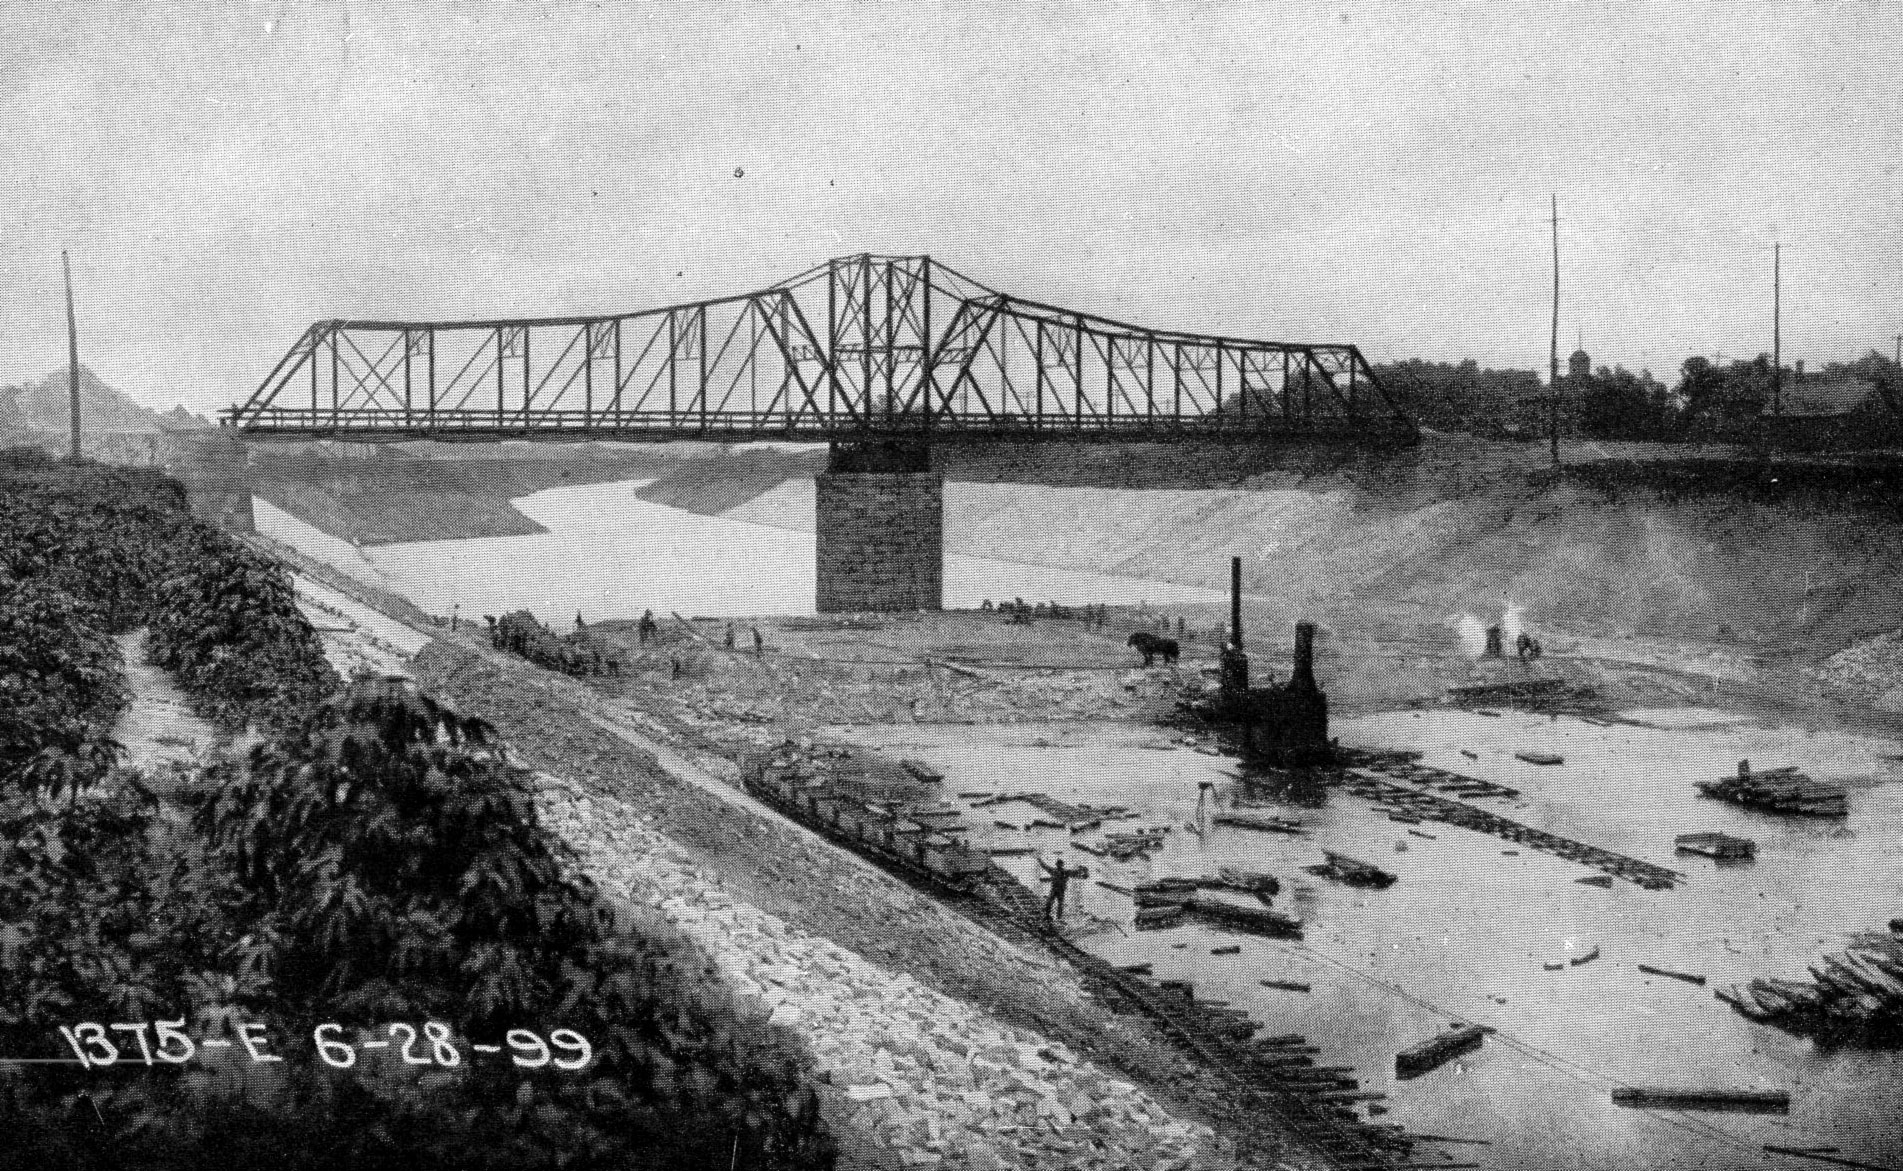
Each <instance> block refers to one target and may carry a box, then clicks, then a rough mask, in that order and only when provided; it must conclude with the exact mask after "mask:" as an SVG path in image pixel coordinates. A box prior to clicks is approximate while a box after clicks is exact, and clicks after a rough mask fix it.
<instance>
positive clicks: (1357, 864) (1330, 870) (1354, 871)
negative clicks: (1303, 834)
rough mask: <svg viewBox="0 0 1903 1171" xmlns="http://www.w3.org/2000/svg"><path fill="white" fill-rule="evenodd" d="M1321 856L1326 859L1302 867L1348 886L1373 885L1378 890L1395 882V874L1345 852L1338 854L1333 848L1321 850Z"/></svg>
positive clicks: (1318, 875) (1321, 876) (1311, 872)
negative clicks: (1351, 856)
mask: <svg viewBox="0 0 1903 1171" xmlns="http://www.w3.org/2000/svg"><path fill="white" fill-rule="evenodd" d="M1322 857H1323V858H1324V859H1326V860H1325V861H1323V862H1321V863H1319V864H1317V865H1314V866H1308V867H1304V869H1306V870H1307V871H1308V872H1309V873H1310V874H1313V875H1316V876H1317V877H1320V878H1332V879H1334V880H1335V881H1336V882H1345V883H1347V884H1348V885H1349V886H1367V887H1374V888H1375V889H1377V890H1378V889H1383V888H1386V887H1390V886H1393V885H1394V883H1395V880H1396V876H1395V875H1393V874H1390V873H1388V872H1387V871H1385V870H1383V869H1381V868H1380V867H1379V866H1372V865H1370V864H1368V863H1366V862H1362V861H1359V860H1357V859H1354V858H1350V857H1348V855H1346V854H1338V853H1336V852H1335V851H1333V850H1323V851H1322Z"/></svg>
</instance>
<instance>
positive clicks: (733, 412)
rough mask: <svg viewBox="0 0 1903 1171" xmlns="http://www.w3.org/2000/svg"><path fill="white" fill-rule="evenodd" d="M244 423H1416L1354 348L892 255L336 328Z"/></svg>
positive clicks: (1111, 433)
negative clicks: (622, 300)
mask: <svg viewBox="0 0 1903 1171" xmlns="http://www.w3.org/2000/svg"><path fill="white" fill-rule="evenodd" d="M226 416H227V417H226V420H225V421H226V423H227V425H230V426H235V427H237V428H239V429H241V430H243V431H245V432H247V433H251V434H257V435H261V436H263V435H281V436H303V437H309V436H332V437H338V438H351V439H362V440H378V439H411V438H423V437H430V438H439V439H457V438H464V439H471V440H483V439H497V438H547V439H574V438H611V439H637V440H639V439H652V440H661V439H688V438H708V439H727V440H744V439H805V440H815V441H818V440H832V441H847V442H850V441H854V440H871V439H934V440H951V441H961V440H962V441H982V440H986V439H1078V438H1093V439H1133V440H1167V439H1170V438H1174V437H1198V438H1211V439H1233V440H1238V441H1275V440H1294V441H1300V440H1307V439H1337V440H1348V441H1366V442H1379V443H1391V442H1407V441H1410V440H1411V439H1413V438H1414V436H1415V429H1414V424H1413V422H1412V420H1411V419H1409V418H1408V416H1407V414H1406V413H1405V412H1404V411H1403V410H1402V409H1401V408H1400V406H1399V405H1398V404H1397V403H1396V402H1395V401H1394V400H1393V399H1392V398H1390V397H1389V395H1388V392H1387V391H1386V389H1385V388H1384V387H1382V385H1381V384H1380V382H1379V380H1377V379H1376V378H1375V376H1374V374H1373V372H1372V371H1371V370H1370V369H1369V367H1368V363H1367V362H1366V360H1365V359H1363V357H1362V356H1361V352H1360V351H1359V350H1357V349H1356V348H1355V347H1354V346H1352V345H1347V344H1306V343H1291V342H1267V341H1252V340H1247V339H1242V338H1231V337H1217V336H1213V335H1205V334H1192V333H1185V332H1181V331H1174V330H1160V329H1148V328H1144V327H1141V326H1133V325H1129V324H1126V323H1123V322H1119V321H1113V320H1111V319H1109V318H1106V317H1101V316H1097V315H1094V314H1090V313H1081V312H1078V311H1075V310H1070V309H1063V308H1059V307H1057V306H1055V305H1048V304H1044V303H1042V302H1038V301H1031V300H1027V299H1024V298H1020V297H1014V296H1010V295H1007V294H1004V293H999V292H995V291H993V290H991V289H988V288H986V287H984V286H983V285H980V284H978V283H976V282H975V281H972V280H970V279H968V278H966V277H963V276H960V275H959V274H958V273H956V272H954V271H953V270H951V269H949V268H946V267H945V266H944V265H942V264H939V263H938V262H936V261H934V260H933V259H932V258H931V257H929V256H873V255H859V256H850V257H843V258H840V259H835V260H830V261H828V262H826V263H825V264H823V265H820V266H818V267H816V268H814V269H811V270H809V271H807V272H805V273H802V274H800V275H799V276H797V277H794V278H792V279H791V280H788V281H783V282H781V283H780V284H777V285H773V286H771V287H769V288H766V289H762V290H760V291H759V292H755V293H746V294H742V295H740V296H734V297H725V298H719V299H716V300H711V301H699V302H694V303H692V304H686V305H675V306H669V307H666V308H662V309H651V310H646V311H643V312H638V313H628V314H620V315H615V316H604V317H563V318H538V319H516V320H495V321H460V322H405V321H341V320H340V321H320V322H318V323H316V324H315V325H312V326H311V327H310V328H309V329H307V330H305V332H304V334H303V336H302V337H300V338H299V339H298V341H297V343H296V344H295V345H293V346H292V347H291V349H290V350H289V352H287V353H286V354H285V355H284V357H283V358H282V359H280V360H279V362H278V363H277V365H276V366H275V367H273V368H272V370H271V373H270V374H269V375H268V376H267V377H266V378H265V380H264V381H263V383H261V384H260V385H259V387H258V389H257V391H256V392H255V393H253V394H252V396H251V397H250V399H249V400H248V401H246V402H245V403H244V404H243V405H242V406H238V407H234V408H232V409H231V410H230V411H228V412H227V413H226Z"/></svg>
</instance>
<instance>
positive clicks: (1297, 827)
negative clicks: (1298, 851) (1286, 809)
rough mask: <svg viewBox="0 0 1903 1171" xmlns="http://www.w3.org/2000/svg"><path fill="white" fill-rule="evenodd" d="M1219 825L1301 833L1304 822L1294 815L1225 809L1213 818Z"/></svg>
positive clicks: (1282, 832)
mask: <svg viewBox="0 0 1903 1171" xmlns="http://www.w3.org/2000/svg"><path fill="white" fill-rule="evenodd" d="M1212 820H1213V821H1214V822H1215V823H1216V824H1217V825H1230V826H1235V827H1237V828H1239V829H1256V830H1262V831H1264V832H1266V833H1277V834H1299V833H1302V832H1303V830H1302V823H1301V821H1300V820H1298V819H1296V818H1292V817H1271V816H1269V815H1268V814H1266V813H1245V812H1242V811H1239V810H1225V811H1224V812H1221V813H1218V814H1216V816H1215V817H1214V818H1213V819H1212Z"/></svg>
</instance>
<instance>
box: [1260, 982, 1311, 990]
mask: <svg viewBox="0 0 1903 1171" xmlns="http://www.w3.org/2000/svg"><path fill="white" fill-rule="evenodd" d="M1258 982H1259V983H1260V984H1261V985H1262V986H1263V987H1264V988H1279V989H1281V990H1282V991H1284V992H1307V991H1309V986H1308V985H1307V984H1304V983H1302V982H1300V981H1298V980H1262V981H1258Z"/></svg>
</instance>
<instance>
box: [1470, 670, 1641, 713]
mask: <svg viewBox="0 0 1903 1171" xmlns="http://www.w3.org/2000/svg"><path fill="white" fill-rule="evenodd" d="M1447 693H1448V695H1449V696H1450V697H1452V699H1453V701H1454V704H1455V705H1456V706H1458V707H1467V708H1471V707H1473V706H1474V705H1475V704H1492V703H1499V704H1505V705H1506V706H1508V707H1514V708H1520V709H1522V710H1524V711H1535V712H1540V713H1543V714H1559V713H1569V714H1573V715H1597V714H1599V713H1601V712H1603V711H1604V710H1605V705H1604V704H1603V703H1601V702H1600V699H1599V693H1598V692H1597V691H1595V690H1593V689H1592V688H1591V687H1588V686H1586V685H1585V684H1583V683H1568V682H1567V681H1566V680H1564V679H1552V678H1546V679H1517V680H1513V681H1511V682H1507V683H1481V684H1477V685H1474V686H1469V687H1450V688H1448V689H1447ZM1474 714H1476V715H1498V714H1499V713H1498V712H1485V711H1479V710H1476V711H1475V713H1474Z"/></svg>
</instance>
